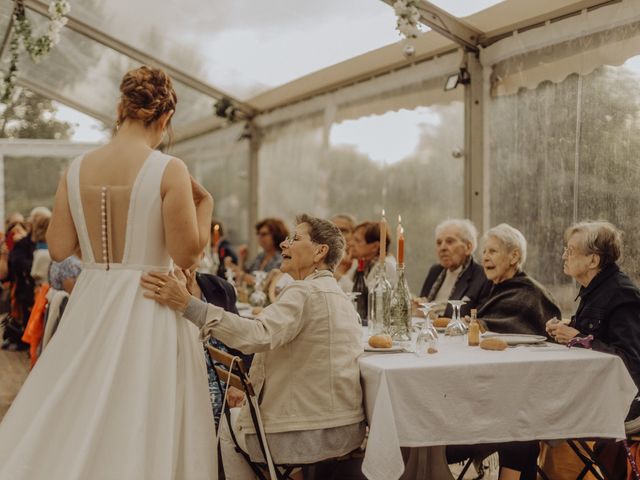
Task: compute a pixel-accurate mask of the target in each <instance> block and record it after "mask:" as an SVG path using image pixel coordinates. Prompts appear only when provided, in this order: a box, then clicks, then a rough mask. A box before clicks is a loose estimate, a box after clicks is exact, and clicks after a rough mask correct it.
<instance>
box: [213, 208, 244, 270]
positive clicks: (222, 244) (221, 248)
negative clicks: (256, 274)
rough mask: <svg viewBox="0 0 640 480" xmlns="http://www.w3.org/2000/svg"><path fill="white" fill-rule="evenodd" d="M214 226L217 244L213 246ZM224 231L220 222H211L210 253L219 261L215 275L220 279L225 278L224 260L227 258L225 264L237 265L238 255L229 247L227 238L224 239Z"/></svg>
mask: <svg viewBox="0 0 640 480" xmlns="http://www.w3.org/2000/svg"><path fill="white" fill-rule="evenodd" d="M216 226H217V227H218V242H217V244H214V243H213V242H214V239H215V236H214V231H215V228H216ZM224 231H225V230H224V227H223V226H222V223H221V222H220V220H217V219H215V218H214V219H213V220H211V251H212V252H217V253H218V259H219V260H220V264H219V265H218V271H217V272H216V275H218V276H219V277H222V278H226V277H225V271H226V269H227V268H226V267H225V259H226V258H229V260H227V262H226V263H228V262H229V261H230V262H231V263H234V264H236V265H237V264H238V254H237V253H236V251H235V250H234V249H233V247H232V246H231V242H230V241H229V240H227V238H226V237H225V235H224Z"/></svg>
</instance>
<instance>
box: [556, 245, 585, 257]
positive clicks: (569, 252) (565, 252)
mask: <svg viewBox="0 0 640 480" xmlns="http://www.w3.org/2000/svg"><path fill="white" fill-rule="evenodd" d="M562 254H563V255H566V256H567V257H574V256H576V255H589V254H588V253H583V252H581V251H579V250H577V249H575V248H573V247H564V249H563V250H562Z"/></svg>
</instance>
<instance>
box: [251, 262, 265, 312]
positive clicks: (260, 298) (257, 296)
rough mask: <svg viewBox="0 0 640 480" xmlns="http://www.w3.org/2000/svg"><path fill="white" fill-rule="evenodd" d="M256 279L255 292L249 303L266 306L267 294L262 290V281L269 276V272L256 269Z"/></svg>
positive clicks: (254, 274) (255, 305)
mask: <svg viewBox="0 0 640 480" xmlns="http://www.w3.org/2000/svg"><path fill="white" fill-rule="evenodd" d="M252 274H253V277H254V278H255V279H256V283H255V286H254V290H253V293H252V294H251V296H250V297H249V303H250V304H251V306H252V307H264V306H265V305H266V304H267V294H266V293H264V291H263V290H262V283H263V282H264V280H265V279H266V278H267V272H263V271H262V270H256V271H254V272H252Z"/></svg>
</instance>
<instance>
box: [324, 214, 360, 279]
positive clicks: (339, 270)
mask: <svg viewBox="0 0 640 480" xmlns="http://www.w3.org/2000/svg"><path fill="white" fill-rule="evenodd" d="M331 221H332V222H333V224H334V225H335V226H336V227H338V229H339V230H340V233H342V236H343V237H344V241H345V242H346V248H345V249H344V255H343V256H342V260H341V261H340V263H339V264H338V266H337V267H336V270H335V272H334V276H335V277H336V280H338V283H340V279H341V278H342V277H347V279H352V278H353V275H354V273H355V271H356V268H357V266H358V262H357V261H356V260H355V259H354V258H353V256H352V254H351V240H352V237H353V231H354V230H355V228H356V219H355V218H354V217H353V216H352V215H349V214H348V213H340V214H338V215H336V216H334V217H333V218H332V219H331ZM340 286H341V287H342V286H343V284H341V285H340ZM344 286H346V288H343V290H345V291H347V292H350V291H351V288H350V286H351V280H349V281H348V282H346V284H344Z"/></svg>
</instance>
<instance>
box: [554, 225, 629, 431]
mask: <svg viewBox="0 0 640 480" xmlns="http://www.w3.org/2000/svg"><path fill="white" fill-rule="evenodd" d="M565 241H566V244H567V246H566V248H565V249H564V253H563V254H562V260H563V262H564V273H566V274H567V275H569V276H570V277H572V278H574V279H575V280H576V281H577V282H578V283H579V284H580V293H578V297H579V298H580V304H579V305H578V309H577V310H576V314H575V315H574V316H573V317H572V318H571V323H569V325H566V324H564V323H562V322H558V321H555V320H550V321H549V322H548V323H547V331H548V332H549V335H551V337H553V338H554V339H555V340H556V342H558V343H564V344H566V343H568V342H569V341H572V340H573V339H576V341H577V340H578V339H584V338H585V337H587V336H589V335H591V336H592V337H593V340H591V341H588V340H586V339H585V340H584V343H585V345H583V346H590V347H591V348H593V349H594V350H598V351H600V352H606V353H611V354H613V355H618V356H619V357H620V358H622V360H623V361H624V364H625V365H626V367H627V370H629V374H630V375H631V378H633V380H634V382H635V383H636V385H637V386H638V387H640V289H638V287H637V286H636V285H635V284H634V283H633V281H632V280H631V279H630V278H629V277H628V276H627V275H626V274H625V273H624V272H622V271H620V267H618V265H617V263H616V262H617V261H618V259H619V258H620V255H621V253H622V238H621V233H620V231H619V230H618V229H617V228H616V227H614V226H613V225H611V224H610V223H608V222H582V223H577V224H575V225H572V226H571V227H569V228H568V229H567V231H566V232H565ZM638 417H640V402H638V401H634V402H633V403H632V405H631V410H630V411H629V414H628V416H627V430H628V431H630V430H636V428H638V427H640V425H634V424H635V423H640V422H638V421H636V422H630V421H631V420H633V419H637V418H638ZM634 426H635V427H636V428H632V427H634ZM638 430H640V428H638Z"/></svg>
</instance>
